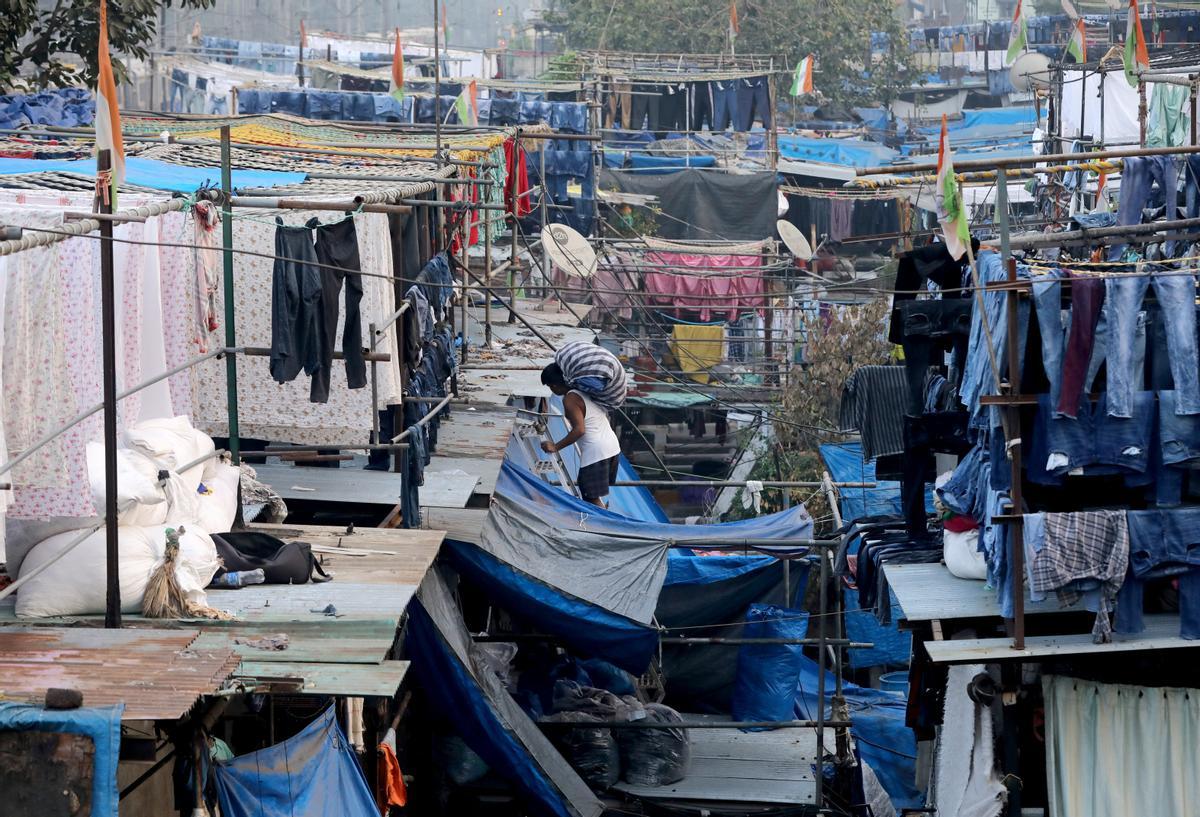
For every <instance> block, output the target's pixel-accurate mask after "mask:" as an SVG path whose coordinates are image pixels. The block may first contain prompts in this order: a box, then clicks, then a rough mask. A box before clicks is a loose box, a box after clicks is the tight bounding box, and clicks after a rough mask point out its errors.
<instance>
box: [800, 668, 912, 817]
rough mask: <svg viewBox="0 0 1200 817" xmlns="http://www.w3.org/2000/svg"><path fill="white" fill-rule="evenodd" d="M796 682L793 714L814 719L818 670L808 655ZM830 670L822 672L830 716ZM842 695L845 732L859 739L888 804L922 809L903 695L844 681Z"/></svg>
mask: <svg viewBox="0 0 1200 817" xmlns="http://www.w3.org/2000/svg"><path fill="white" fill-rule="evenodd" d="M801 664H802V667H803V669H802V671H801V674H800V685H799V690H798V694H797V696H796V717H798V718H802V719H808V720H815V719H816V717H817V712H818V711H819V710H818V706H819V704H818V701H819V700H820V698H819V697H818V695H817V682H818V680H819V679H820V670H819V668H818V667H817V663H816V662H815V661H813V660H811V659H809V658H804V659H803V660H802V662H801ZM835 684H836V679H835V678H834V676H833V674H832V673H830V672H828V671H826V673H825V715H826V717H830V716H831V715H832V711H831V704H832V701H831V699H832V698H833V695H834V690H835V689H836V686H835ZM842 694H843V696H844V697H845V698H846V703H847V705H848V706H849V707H850V724H851V725H850V734H851V735H853V736H854V739H855V741H856V742H857V744H858V749H859V752H860V753H861V755H862V759H863V760H864V761H866V762H867V763H868V764H870V766H871V768H872V769H873V770H874V771H875V775H876V776H877V777H878V778H879V783H880V785H882V786H883V788H884V789H885V790H886V791H887V793H888V794H889V795H891V798H892V803H893V804H894V805H895V806H896V810H897V811H899V810H900V809H902V808H921V807H922V806H923V805H924V798H923V797H922V796H921V791H920V790H919V789H918V788H917V783H916V780H917V741H916V738H915V737H914V736H913V733H912V730H911V729H909V728H908V727H907V726H906V725H905V709H906V708H907V700H906V698H905V696H903V695H900V694H898V693H895V692H884V691H883V690H878V689H868V688H866V687H860V686H857V685H856V684H851V683H849V682H843V684H842Z"/></svg>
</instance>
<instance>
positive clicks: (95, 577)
mask: <svg viewBox="0 0 1200 817" xmlns="http://www.w3.org/2000/svg"><path fill="white" fill-rule="evenodd" d="M166 531H167V526H166V525H156V526H149V527H137V528H134V527H121V528H118V531H117V532H118V537H117V541H118V549H119V554H120V568H121V569H120V584H121V609H122V610H123V611H124V612H127V613H135V612H140V611H141V609H142V598H143V596H145V594H146V583H147V582H148V581H149V580H150V575H151V573H153V571H154V569H155V568H156V567H157V566H158V565H159V564H160V563H161V562H162V559H163V554H164V553H165V551H166V543H167V534H166ZM80 533H81V531H71V532H68V533H61V534H58V535H57V536H52V537H50V538H49V539H47V540H45V541H44V542H41V543H39V544H37V545H35V546H34V547H33V549H32V550H30V551H29V554H28V555H27V556H26V557H25V559H24V561H23V562H22V563H21V576H25V575H27V574H29V573H31V572H32V571H34V570H36V569H38V568H39V567H41V566H42V565H44V564H46V563H47V562H49V561H50V560H51V559H52V558H53V557H54V556H56V555H57V554H59V553H61V552H62V551H63V550H64V549H65V548H66V547H67V546H68V545H70V544H71V542H73V541H75V539H76V538H78V536H79V534H80ZM219 566H220V560H219V559H218V558H217V548H216V546H215V545H214V544H213V541H212V538H211V537H210V536H209V535H208V534H207V533H202V532H200V531H198V530H187V529H186V527H185V529H184V534H183V536H181V537H180V541H179V561H178V564H177V567H176V573H175V575H176V578H177V579H178V580H179V584H180V586H181V587H182V588H183V591H184V594H185V595H186V597H187V599H188V601H189V602H191V603H193V604H196V605H201V606H203V605H204V604H205V593H204V588H205V587H207V586H208V583H209V582H210V581H212V577H213V575H214V574H215V573H216V572H217V568H218V567H219ZM105 569H106V557H105V535H104V529H103V528H101V529H100V530H98V531H96V532H95V533H93V534H91V535H90V536H88V537H87V539H85V540H84V541H83V542H81V543H80V544H79V545H77V546H76V547H75V548H74V549H73V550H72V551H71V552H70V553H68V554H67V555H65V556H63V557H62V558H61V559H59V560H58V561H57V562H55V563H54V564H53V565H51V566H50V567H48V568H46V570H44V571H43V572H42V573H40V574H38V575H37V576H35V577H34V578H32V579H30V580H29V581H28V582H27V583H26V584H24V585H22V586H21V588H20V589H19V590H18V591H17V617H18V618H47V617H51V616H81V615H91V614H97V613H103V612H104V609H105V594H106V587H105V582H104V575H105Z"/></svg>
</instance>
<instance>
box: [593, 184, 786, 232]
mask: <svg viewBox="0 0 1200 817" xmlns="http://www.w3.org/2000/svg"><path fill="white" fill-rule="evenodd" d="M775 186H776V178H775V173H774V172H772V171H765V172H746V173H736V174H734V173H714V172H711V171H709V170H704V169H702V168H695V167H692V168H684V169H682V170H680V171H679V172H677V173H669V174H665V175H659V174H653V173H638V172H636V171H632V170H608V169H604V170H601V171H600V189H601V190H605V191H617V192H621V193H636V194H639V195H649V196H656V197H657V198H658V203H659V208H660V209H661V211H662V213H663V215H662V216H660V217H659V218H658V233H657V234H656V235H657V236H658V237H659V238H666V239H670V240H674V241H693V240H698V239H700V240H711V239H713V238H714V237H715V238H721V239H724V240H727V241H760V240H762V238H763V236H769V235H773V234H774V230H775V219H776V218H777V217H778V209H777V208H778V195H777V193H776V190H775Z"/></svg>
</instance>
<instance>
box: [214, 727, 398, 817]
mask: <svg viewBox="0 0 1200 817" xmlns="http://www.w3.org/2000/svg"><path fill="white" fill-rule="evenodd" d="M213 774H214V776H215V778H216V783H217V797H218V800H219V802H220V804H221V814H222V815H224V817H329V815H334V814H336V815H338V817H376V815H378V813H379V812H378V809H377V807H376V805H375V800H374V798H373V797H372V796H371V790H370V788H368V786H367V780H366V778H365V777H364V776H363V773H362V769H361V768H360V767H359V765H358V759H357V758H356V757H355V756H354V750H353V749H352V748H351V747H350V743H349V741H347V740H346V736H345V735H343V734H342V730H341V728H340V727H339V726H338V723H337V718H336V717H334V711H333V707H332V706H330V707H329V708H328V709H326V710H325V711H324V712H323V713H322V714H321V715H319V716H318V717H317V719H316V720H314V721H313V722H312V723H310V724H309V725H308V726H306V727H304V729H303V731H301V732H300V734H298V735H296V736H295V737H293V738H289V739H288V740H285V741H284V742H283V743H279V744H277V745H275V746H270V747H268V748H266V749H261V750H259V751H257V752H253V753H251V754H248V755H242V756H241V757H236V758H234V759H233V760H231V761H229V762H227V763H221V764H218V765H217V766H215V767H214V769H213Z"/></svg>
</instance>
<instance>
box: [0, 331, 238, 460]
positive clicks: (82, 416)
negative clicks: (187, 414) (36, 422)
mask: <svg viewBox="0 0 1200 817" xmlns="http://www.w3.org/2000/svg"><path fill="white" fill-rule="evenodd" d="M240 351H242V350H241V349H227V348H221V349H214V350H213V351H211V352H209V353H208V354H206V355H200V356H199V357H195V358H192V359H191V360H189V361H188V362H187V363H184V364H181V365H179V366H176V367H175V368H174V369H171V370H170V371H167V372H164V373H162V374H160V375H157V376H155V377H152V378H150V379H149V380H146V381H144V382H142V383H139V384H138V385H136V386H134V387H132V388H129V389H126V390H125V391H122V392H118V393H117V402H118V403H119V402H120V401H122V400H124V399H125V398H126V397H129V396H131V395H134V394H137V393H138V392H140V391H142V390H143V389H148V388H150V387H151V386H153V385H155V384H156V383H161V382H162V381H163V380H166V379H167V378H169V377H174V376H175V375H177V374H179V373H180V372H184V371H187V370H188V369H190V368H192V367H193V366H197V365H199V364H201V363H203V362H204V361H206V360H209V359H211V358H214V357H219V356H221V355H224V354H231V353H232V354H236V353H238V352H240ZM103 409H104V403H97V404H96V405H94V406H92V407H90V408H88V409H85V410H84V411H82V412H80V413H79V414H77V415H75V416H74V417H72V418H71V419H70V420H68V421H67V423H66V425H64V426H62V427H61V428H58V429H55V430H54V431H52V432H50V433H49V434H47V435H46V436H44V437H41V438H40V439H38V440H37V441H36V442H35V443H33V444H32V445H30V446H29V447H28V448H26V449H25V450H24V451H22V452H21V453H20V454H18V455H17V456H15V457H13V458H12V459H10V460H9V461H8V462H6V463H4V464H3V465H0V474H7V473H8V472H9V471H11V470H12V469H13V468H15V467H16V466H18V465H20V464H21V463H22V462H24V461H25V460H27V459H29V457H31V456H33V454H34V453H36V452H37V451H38V450H39V449H41V448H44V447H45V446H47V445H49V444H50V443H52V442H54V441H55V440H56V439H58V438H59V437H61V436H62V435H63V434H65V433H67V432H68V431H70V430H71V429H72V428H74V427H75V426H77V425H79V424H80V423H82V422H83V421H84V420H86V419H87V418H89V417H91V416H92V415H93V414H96V413H97V412H99V411H102V410H103Z"/></svg>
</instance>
